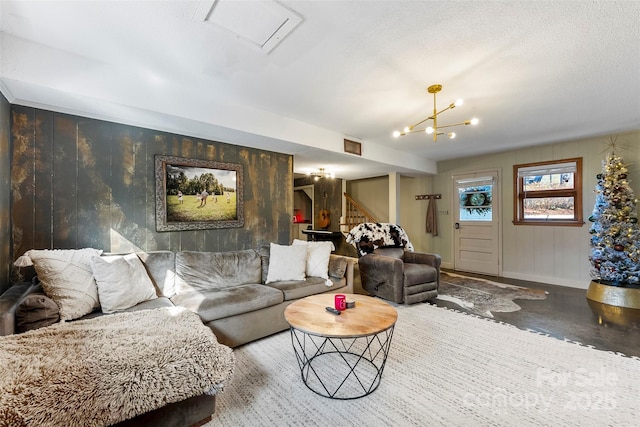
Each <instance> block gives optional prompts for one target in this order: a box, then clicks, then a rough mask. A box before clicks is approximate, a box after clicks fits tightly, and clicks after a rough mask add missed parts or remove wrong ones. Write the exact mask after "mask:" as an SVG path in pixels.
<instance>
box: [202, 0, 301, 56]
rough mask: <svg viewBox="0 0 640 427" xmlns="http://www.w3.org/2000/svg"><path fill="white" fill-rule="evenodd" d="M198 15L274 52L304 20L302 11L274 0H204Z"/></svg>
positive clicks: (259, 46)
mask: <svg viewBox="0 0 640 427" xmlns="http://www.w3.org/2000/svg"><path fill="white" fill-rule="evenodd" d="M196 15H200V16H199V18H201V19H202V20H204V21H205V22H208V23H211V24H214V25H217V26H219V27H222V28H224V29H226V30H229V31H231V32H232V33H234V34H236V35H237V36H239V37H240V38H241V39H243V40H245V41H247V42H249V43H250V44H252V45H254V46H256V47H258V48H259V49H261V50H262V51H263V52H265V53H269V52H271V51H272V50H273V49H274V48H275V47H276V46H277V45H278V44H280V42H281V41H282V40H283V39H284V38H285V37H286V36H287V35H288V34H289V33H290V32H292V31H293V29H294V28H295V27H297V26H298V24H300V22H302V17H301V16H300V15H298V14H296V13H295V12H293V11H292V10H290V9H288V8H286V7H284V6H282V5H281V4H279V3H276V2H275V1H272V0H258V1H250V2H249V1H234V0H215V1H213V2H211V1H210V0H209V1H204V2H201V3H200V5H199V6H198V11H197V12H196ZM196 18H198V16H196Z"/></svg>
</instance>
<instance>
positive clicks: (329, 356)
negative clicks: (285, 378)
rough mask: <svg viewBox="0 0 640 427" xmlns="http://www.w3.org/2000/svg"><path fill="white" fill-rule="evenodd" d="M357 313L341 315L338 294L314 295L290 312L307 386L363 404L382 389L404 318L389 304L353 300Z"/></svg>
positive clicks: (355, 297) (287, 311)
mask: <svg viewBox="0 0 640 427" xmlns="http://www.w3.org/2000/svg"><path fill="white" fill-rule="evenodd" d="M347 301H355V307H354V308H349V309H346V310H344V311H342V314H340V315H335V314H332V313H329V312H328V311H326V310H325V307H333V305H334V294H320V295H312V296H309V297H306V298H303V299H301V300H298V301H296V302H294V303H292V304H291V305H289V306H288V307H287V308H286V309H285V312H284V316H285V319H286V320H287V322H289V325H290V326H291V329H290V331H291V343H292V345H293V349H294V353H295V355H296V359H297V361H298V366H299V368H300V374H301V376H302V381H303V382H304V384H305V385H306V386H307V387H308V388H309V389H310V390H311V391H313V392H315V393H317V394H319V395H321V396H324V397H329V398H331V399H341V400H347V399H358V398H360V397H364V396H367V395H369V394H371V393H372V392H373V391H375V390H376V389H377V388H378V385H380V380H381V378H382V372H383V371H384V366H385V364H386V361H387V356H388V355H389V349H390V348H391V339H392V338H393V329H394V327H395V324H396V320H397V318H398V313H397V312H396V310H395V309H394V308H393V307H392V306H391V305H389V304H388V303H386V302H384V301H382V300H380V299H377V298H373V297H368V296H365V295H356V294H347Z"/></svg>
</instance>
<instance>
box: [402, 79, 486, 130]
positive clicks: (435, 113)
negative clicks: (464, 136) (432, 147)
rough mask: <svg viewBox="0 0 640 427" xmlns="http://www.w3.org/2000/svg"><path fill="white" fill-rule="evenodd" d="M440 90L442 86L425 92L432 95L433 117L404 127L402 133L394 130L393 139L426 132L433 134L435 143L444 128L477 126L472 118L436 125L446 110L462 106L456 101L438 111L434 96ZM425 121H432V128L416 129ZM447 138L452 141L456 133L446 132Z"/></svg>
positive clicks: (434, 86)
mask: <svg viewBox="0 0 640 427" xmlns="http://www.w3.org/2000/svg"><path fill="white" fill-rule="evenodd" d="M441 90H442V85H431V86H429V87H428V88H427V92H429V93H432V94H433V115H431V116H429V117H426V118H424V119H422V120H420V121H419V122H418V123H416V124H414V125H411V126H407V127H405V128H404V129H403V130H402V131H399V130H396V131H394V132H393V136H394V137H395V138H397V137H399V136H402V135H406V134H408V133H415V132H426V133H427V134H428V135H431V134H433V140H434V141H437V140H438V135H444V134H445V132H441V131H440V130H441V129H445V128H450V127H454V126H460V125H464V126H466V125H474V126H475V125H477V124H478V119H476V118H475V117H474V118H472V119H471V120H465V121H464V122H460V123H452V124H448V125H438V116H439V115H440V114H442V113H444V112H445V111H447V110H451V109H453V108H456V107H459V106H461V105H462V102H463V101H462V99H458V100H457V101H456V102H452V103H451V104H449V106H448V107H447V108H445V109H443V110H440V111H438V109H437V108H436V94H437V93H438V92H440V91H441ZM427 120H433V125H432V126H427V127H426V128H424V129H416V128H417V127H418V126H420V125H421V124H423V123H425V122H426V121H427ZM447 136H448V137H449V138H450V139H453V138H455V137H456V133H455V132H448V133H447Z"/></svg>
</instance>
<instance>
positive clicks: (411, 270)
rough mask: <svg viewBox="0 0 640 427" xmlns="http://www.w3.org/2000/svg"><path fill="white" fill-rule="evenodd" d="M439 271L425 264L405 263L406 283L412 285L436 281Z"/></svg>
mask: <svg viewBox="0 0 640 427" xmlns="http://www.w3.org/2000/svg"><path fill="white" fill-rule="evenodd" d="M437 279H438V271H437V270H436V269H435V268H433V267H431V266H430V265H425V264H407V263H405V264H404V285H405V286H412V285H417V284H419V283H428V282H435V281H436V280H437Z"/></svg>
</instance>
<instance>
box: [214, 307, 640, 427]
mask: <svg viewBox="0 0 640 427" xmlns="http://www.w3.org/2000/svg"><path fill="white" fill-rule="evenodd" d="M396 309H397V311H398V321H397V323H396V327H395V331H394V336H393V341H392V344H391V350H390V355H389V358H388V359H387V363H386V366H385V368H384V373H383V376H382V381H381V383H380V386H379V387H378V389H377V390H375V391H374V392H373V393H372V394H370V395H369V396H366V397H363V398H360V399H357V400H331V399H328V398H326V397H322V396H319V395H317V394H315V393H313V392H312V391H310V390H309V389H307V388H306V386H305V385H304V384H303V383H302V380H301V377H300V370H299V368H298V365H297V362H296V359H295V356H294V353H293V350H292V346H291V337H290V334H289V332H288V331H285V332H282V333H280V334H277V335H273V336H271V337H267V338H264V339H262V340H259V341H255V342H253V343H249V344H246V345H244V346H241V347H239V348H237V349H235V351H234V353H235V356H236V360H237V362H236V363H237V364H236V372H235V374H234V377H233V379H232V380H231V382H230V383H229V384H228V385H227V387H225V389H224V391H223V392H222V393H220V394H218V396H217V400H216V413H215V414H214V416H213V420H212V421H211V422H209V423H208V424H206V426H207V427H216V426H224V427H227V426H317V427H327V426H331V427H336V426H358V427H364V426H519V427H520V426H603V425H609V426H636V425H638V419H639V418H638V417H640V410H639V408H640V404H639V403H638V384H640V359H638V358H629V357H624V356H622V355H619V354H614V353H608V352H603V351H599V350H594V349H592V348H589V347H585V346H582V345H578V344H574V343H570V342H565V341H561V340H558V339H555V338H551V337H548V336H544V335H540V334H537V333H533V332H528V331H523V330H520V329H517V328H515V327H513V326H510V325H507V324H502V323H498V322H496V321H494V320H491V319H487V318H482V317H478V316H474V315H470V314H464V313H461V312H457V311H454V310H449V309H445V308H439V307H436V306H432V305H429V304H415V305H411V306H397V307H396Z"/></svg>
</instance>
